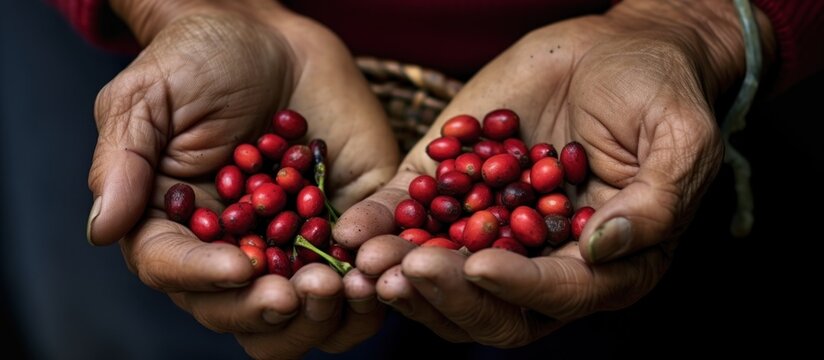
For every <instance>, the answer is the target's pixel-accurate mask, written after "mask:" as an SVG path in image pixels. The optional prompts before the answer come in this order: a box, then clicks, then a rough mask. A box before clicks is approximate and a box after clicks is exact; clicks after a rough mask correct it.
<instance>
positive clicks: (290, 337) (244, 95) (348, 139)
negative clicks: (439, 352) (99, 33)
mask: <svg viewBox="0 0 824 360" xmlns="http://www.w3.org/2000/svg"><path fill="white" fill-rule="evenodd" d="M112 7H113V9H114V10H115V12H117V13H118V14H119V15H120V16H121V17H123V18H124V19H125V20H126V22H127V23H128V24H129V25H130V26H131V28H132V31H133V32H134V33H135V34H136V36H137V37H138V40H139V41H140V42H141V43H143V44H148V45H147V46H146V48H145V49H144V50H143V52H142V53H141V54H140V55H139V56H138V57H137V58H136V59H135V60H134V62H133V63H132V64H131V65H129V67H128V68H126V69H125V70H123V72H121V73H120V74H119V75H118V76H117V77H116V78H115V79H113V80H112V81H111V82H110V83H109V84H108V85H106V86H105V87H104V88H103V89H102V90H101V92H100V94H99V96H98V98H97V103H96V105H95V118H96V121H97V126H98V130H99V137H98V143H97V147H96V149H95V153H94V159H93V164H92V168H91V170H90V173H89V187H90V188H91V190H92V192H93V193H94V196H95V203H94V206H93V207H92V211H91V214H90V217H89V222H88V225H87V236H88V238H89V242H90V243H92V244H95V245H107V244H112V243H114V242H116V241H118V240H121V241H120V245H121V247H122V250H123V254H124V257H125V260H126V263H127V264H128V266H129V268H130V269H131V270H132V271H133V272H135V273H136V274H137V275H138V276H139V277H140V279H141V281H143V282H144V283H145V284H147V285H149V286H151V287H153V288H156V289H158V290H161V291H164V292H167V293H168V294H169V296H170V297H171V298H172V299H173V300H174V301H175V303H176V304H178V305H179V306H180V307H182V308H183V309H185V310H186V311H188V312H190V313H191V314H192V315H193V316H194V317H195V318H196V319H197V320H198V321H199V322H200V323H201V324H203V325H204V326H206V327H208V328H210V329H212V330H215V331H218V332H231V333H234V334H236V337H237V339H238V340H239V342H240V343H241V345H243V346H244V348H245V350H246V351H247V352H248V353H249V354H250V355H251V356H253V357H256V358H294V357H298V356H300V355H301V354H303V353H305V352H306V351H308V350H309V349H311V348H313V347H319V348H320V349H322V350H324V351H332V352H335V351H343V350H346V349H347V348H349V347H351V346H353V345H355V344H357V343H359V342H360V341H362V340H363V339H365V338H367V337H369V336H371V335H372V334H373V333H374V332H376V331H377V329H378V328H379V326H380V324H381V322H382V316H383V309H382V307H381V306H379V305H378V304H377V303H376V301H375V296H374V284H370V282H374V280H370V279H367V278H365V277H363V276H362V275H360V273H359V272H357V271H352V272H350V273H349V274H348V275H347V276H346V277H344V279H343V280H341V278H340V276H338V275H337V274H335V273H334V272H333V271H332V270H331V269H330V268H329V267H327V266H320V265H309V266H306V267H304V268H303V269H301V271H299V272H298V273H297V274H295V275H294V276H293V277H292V279H291V280H287V279H285V278H283V277H279V276H276V275H268V276H263V277H261V278H258V279H255V280H253V279H252V268H251V266H250V264H249V260H248V258H247V257H246V255H244V254H243V253H242V252H241V251H240V250H239V249H238V248H237V247H233V246H228V245H219V244H207V243H204V242H201V241H200V240H198V239H197V238H196V237H195V236H194V235H193V234H192V233H191V232H190V231H189V230H188V229H186V228H185V227H184V226H182V225H179V224H177V223H173V222H171V221H169V220H167V219H166V217H165V215H164V213H163V211H162V209H163V194H164V193H165V190H166V189H168V188H169V186H171V185H172V184H174V183H176V182H187V183H189V184H191V185H193V186H194V187H195V189H196V193H197V198H198V206H205V207H210V208H212V209H213V210H220V209H221V207H222V205H221V204H220V202H219V201H218V197H217V195H216V192H215V190H214V185H213V179H214V178H213V175H210V174H214V172H215V171H216V170H217V169H219V168H220V167H221V166H222V165H223V164H225V163H227V162H228V160H229V159H230V157H231V153H232V150H233V149H234V147H235V145H237V144H239V143H242V142H253V141H254V140H255V139H256V137H257V136H258V135H260V134H261V133H262V132H263V131H264V130H265V129H266V127H267V125H268V124H270V121H271V120H270V119H271V115H272V114H273V113H274V112H275V111H277V110H278V109H281V108H285V107H289V108H292V109H295V110H297V111H298V112H301V113H302V114H303V115H304V116H305V117H306V119H307V120H308V121H309V133H308V134H307V137H308V138H322V139H324V140H326V142H327V144H328V147H329V155H330V158H329V162H330V167H331V173H330V175H329V184H330V188H333V189H336V190H337V191H336V192H335V193H334V196H333V198H332V202H333V203H334V204H335V205H336V206H337V207H338V208H340V209H344V208H346V207H348V206H349V205H351V204H353V203H355V202H357V201H359V200H361V199H362V198H364V197H365V196H366V195H368V194H370V193H371V192H373V191H374V190H375V189H376V188H378V187H380V186H381V185H382V184H383V183H384V182H386V180H388V179H389V178H390V177H391V176H392V174H393V173H394V172H395V169H396V165H397V161H398V151H397V145H396V143H395V141H394V137H393V135H392V132H391V129H390V128H389V126H388V123H387V122H386V120H385V115H384V113H383V111H382V109H381V108H380V105H379V104H378V102H377V100H376V99H375V98H374V96H373V94H372V93H371V92H370V90H369V88H368V86H367V84H366V82H365V80H364V79H363V77H362V76H361V75H360V73H359V72H358V70H357V68H356V67H355V65H354V62H353V61H352V59H351V55H350V54H349V53H348V51H347V50H346V48H345V47H344V46H343V44H342V43H341V42H340V41H339V40H338V39H337V38H336V37H335V36H334V35H333V34H332V33H330V32H329V31H328V30H327V29H325V28H323V27H322V26H320V25H319V24H317V23H315V22H313V21H311V20H308V19H305V18H302V17H300V16H297V15H295V14H293V13H291V12H289V11H288V10H286V9H284V8H282V7H281V6H279V5H277V4H276V3H273V2H270V1H257V0H244V1H237V2H227V3H214V2H206V1H201V0H176V1H157V2H153V1H144V2H140V3H137V2H128V1H125V0H124V1H117V0H113V1H112ZM365 151H369V152H375V153H380V154H382V156H362V154H363V153H364V152H365ZM247 284H249V285H248V286H247ZM344 284H345V285H344ZM344 297H345V298H347V299H348V300H349V302H348V306H347V303H345V302H342V301H341V299H342V298H344Z"/></svg>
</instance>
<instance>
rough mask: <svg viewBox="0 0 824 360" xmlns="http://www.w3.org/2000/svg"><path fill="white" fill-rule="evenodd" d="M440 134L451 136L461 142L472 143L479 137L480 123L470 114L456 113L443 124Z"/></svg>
mask: <svg viewBox="0 0 824 360" xmlns="http://www.w3.org/2000/svg"><path fill="white" fill-rule="evenodd" d="M441 136H452V137H455V138H457V139H458V140H459V141H460V142H461V143H463V144H467V145H469V144H473V143H475V142H476V141H478V139H479V138H480V137H481V123H480V122H478V119H476V118H474V117H472V116H470V115H458V116H455V117H453V118H451V119H449V120H447V121H446V122H445V123H444V124H443V126H442V127H441Z"/></svg>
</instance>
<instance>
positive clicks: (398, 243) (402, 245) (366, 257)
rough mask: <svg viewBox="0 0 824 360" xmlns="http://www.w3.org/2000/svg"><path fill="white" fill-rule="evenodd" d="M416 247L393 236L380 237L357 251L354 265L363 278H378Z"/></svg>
mask: <svg viewBox="0 0 824 360" xmlns="http://www.w3.org/2000/svg"><path fill="white" fill-rule="evenodd" d="M415 248H417V246H416V245H415V244H413V243H411V242H409V241H407V240H404V239H402V238H400V237H398V236H395V235H380V236H377V237H375V238H373V239H371V240H369V241H367V242H366V243H364V244H363V245H362V246H361V247H360V249H358V256H357V257H356V259H355V265H356V267H357V268H358V269H360V271H361V272H362V273H363V275H365V276H369V277H378V276H380V275H381V274H383V273H384V272H385V271H386V270H387V269H389V268H390V267H392V266H395V265H398V264H400V263H401V260H403V257H404V256H406V254H408V253H409V252H410V251H412V250H414V249H415Z"/></svg>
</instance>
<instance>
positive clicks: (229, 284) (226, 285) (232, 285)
mask: <svg viewBox="0 0 824 360" xmlns="http://www.w3.org/2000/svg"><path fill="white" fill-rule="evenodd" d="M246 285H249V281H246V282H242V283H233V282H219V283H215V286H217V287H219V288H222V289H237V288H242V287H244V286H246Z"/></svg>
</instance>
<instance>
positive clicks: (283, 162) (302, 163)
mask: <svg viewBox="0 0 824 360" xmlns="http://www.w3.org/2000/svg"><path fill="white" fill-rule="evenodd" d="M280 166H281V167H287V166H288V167H293V168H295V169H297V170H298V171H299V172H300V173H301V174H305V173H307V172H308V171H309V169H311V168H312V150H310V149H309V147H308V146H306V145H292V146H290V147H289V148H288V149H286V152H285V153H283V157H282V158H281V159H280Z"/></svg>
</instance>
